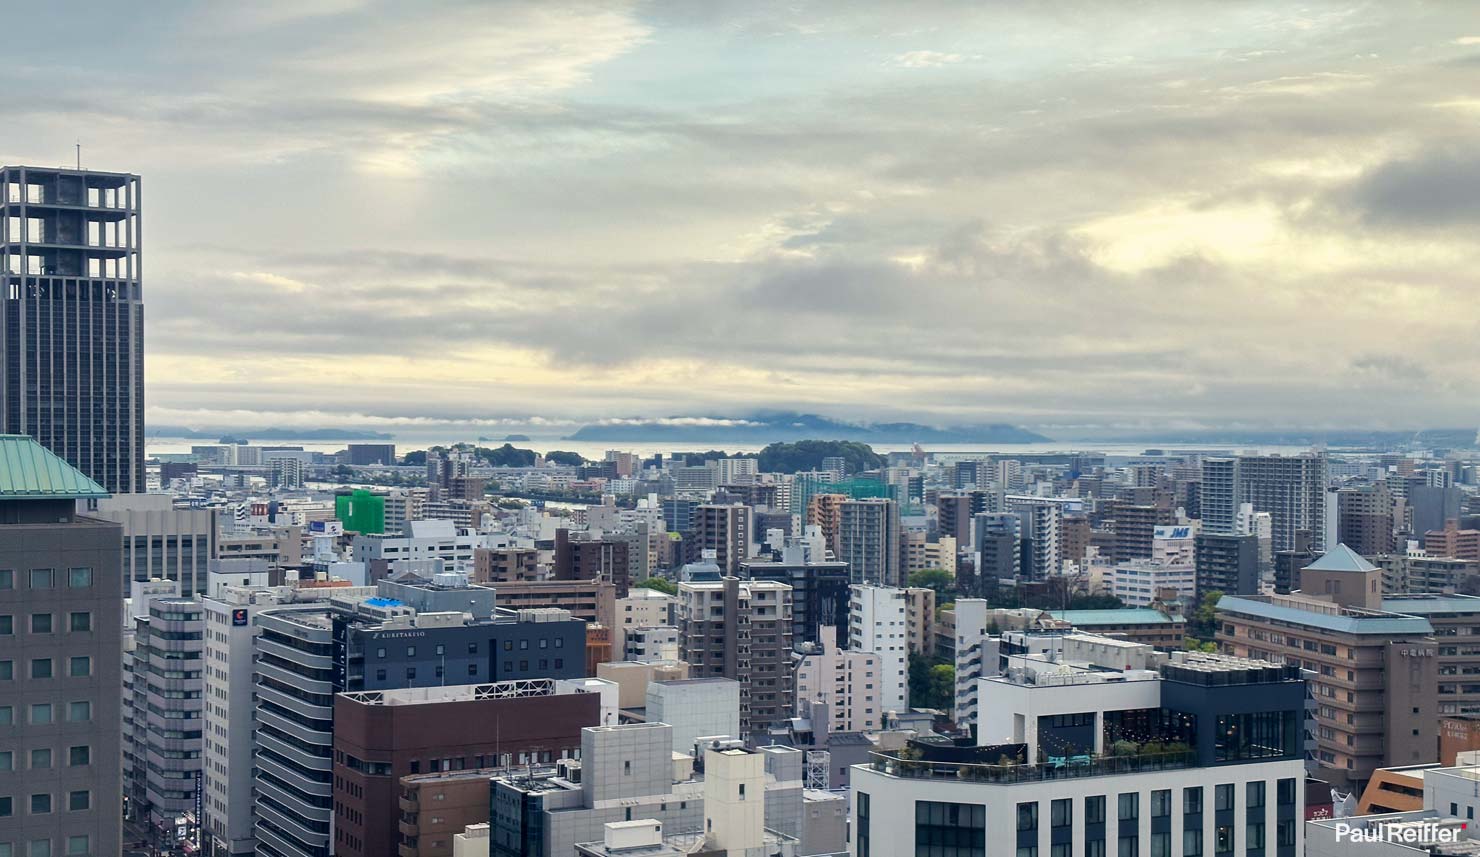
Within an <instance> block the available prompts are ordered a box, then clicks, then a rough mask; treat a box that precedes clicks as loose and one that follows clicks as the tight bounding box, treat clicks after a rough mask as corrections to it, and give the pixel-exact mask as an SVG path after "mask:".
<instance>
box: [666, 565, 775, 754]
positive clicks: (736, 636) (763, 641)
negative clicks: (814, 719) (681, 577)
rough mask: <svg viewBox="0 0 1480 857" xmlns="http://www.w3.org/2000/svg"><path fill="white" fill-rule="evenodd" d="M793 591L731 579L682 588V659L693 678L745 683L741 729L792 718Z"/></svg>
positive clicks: (749, 730)
mask: <svg viewBox="0 0 1480 857" xmlns="http://www.w3.org/2000/svg"><path fill="white" fill-rule="evenodd" d="M791 598H792V592H791V587H790V586H787V585H786V584H784V583H776V582H774V581H761V580H741V579H739V578H736V577H726V578H724V579H723V580H720V581H717V582H685V583H680V584H679V585H678V610H677V614H678V615H677V618H678V627H679V631H680V632H681V633H682V636H680V637H679V657H680V659H681V660H684V661H687V662H688V663H689V667H690V669H689V674H690V675H691V676H692V677H694V678H706V677H711V676H718V677H720V678H731V679H735V680H736V681H738V682H740V684H741V693H740V731H741V732H742V733H743V735H745V736H749V735H752V734H755V733H759V732H764V731H765V730H766V729H767V728H769V727H770V726H771V725H772V724H774V723H778V722H780V721H782V720H785V719H787V718H788V717H790V716H791V706H792V671H791V649H792V624H791V622H792V619H791Z"/></svg>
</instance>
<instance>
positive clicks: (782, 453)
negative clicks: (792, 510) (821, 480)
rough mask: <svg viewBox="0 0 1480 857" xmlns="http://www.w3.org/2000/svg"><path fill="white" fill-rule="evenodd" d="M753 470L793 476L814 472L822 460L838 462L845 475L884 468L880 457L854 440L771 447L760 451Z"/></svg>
mask: <svg viewBox="0 0 1480 857" xmlns="http://www.w3.org/2000/svg"><path fill="white" fill-rule="evenodd" d="M758 457H759V459H760V461H759V462H758V463H757V466H758V467H759V468H760V469H761V470H762V471H763V472H766V473H796V472H798V471H803V470H816V469H818V468H820V467H821V466H822V459H824V458H842V459H843V460H844V461H845V462H846V463H847V465H848V472H849V473H858V472H860V471H863V470H873V469H875V468H878V467H883V466H884V457H883V456H882V455H879V454H877V453H875V452H874V450H873V447H871V446H869V445H868V444H866V443H859V442H858V441H855V440H799V441H797V442H795V443H773V444H770V445H769V446H767V447H766V448H765V449H762V450H761V452H760V455H759V456H758Z"/></svg>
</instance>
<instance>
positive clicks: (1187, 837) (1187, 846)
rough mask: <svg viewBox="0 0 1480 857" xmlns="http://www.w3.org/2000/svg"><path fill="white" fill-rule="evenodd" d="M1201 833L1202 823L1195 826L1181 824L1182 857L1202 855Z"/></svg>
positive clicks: (1199, 856) (1198, 856) (1200, 856)
mask: <svg viewBox="0 0 1480 857" xmlns="http://www.w3.org/2000/svg"><path fill="white" fill-rule="evenodd" d="M1202 853H1203V834H1202V825H1201V824H1199V825H1197V826H1196V827H1190V826H1183V828H1182V857H1202Z"/></svg>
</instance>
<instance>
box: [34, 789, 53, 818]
mask: <svg viewBox="0 0 1480 857" xmlns="http://www.w3.org/2000/svg"><path fill="white" fill-rule="evenodd" d="M49 812H51V795H50V794H45V793H43V794H35V795H31V814H32V815H46V814H47V813H49Z"/></svg>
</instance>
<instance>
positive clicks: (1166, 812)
mask: <svg viewBox="0 0 1480 857" xmlns="http://www.w3.org/2000/svg"><path fill="white" fill-rule="evenodd" d="M1171 814H1172V790H1171V789H1158V790H1157V791H1154V792H1152V793H1151V817H1152V818H1166V817H1168V816H1170V815H1171Z"/></svg>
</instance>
